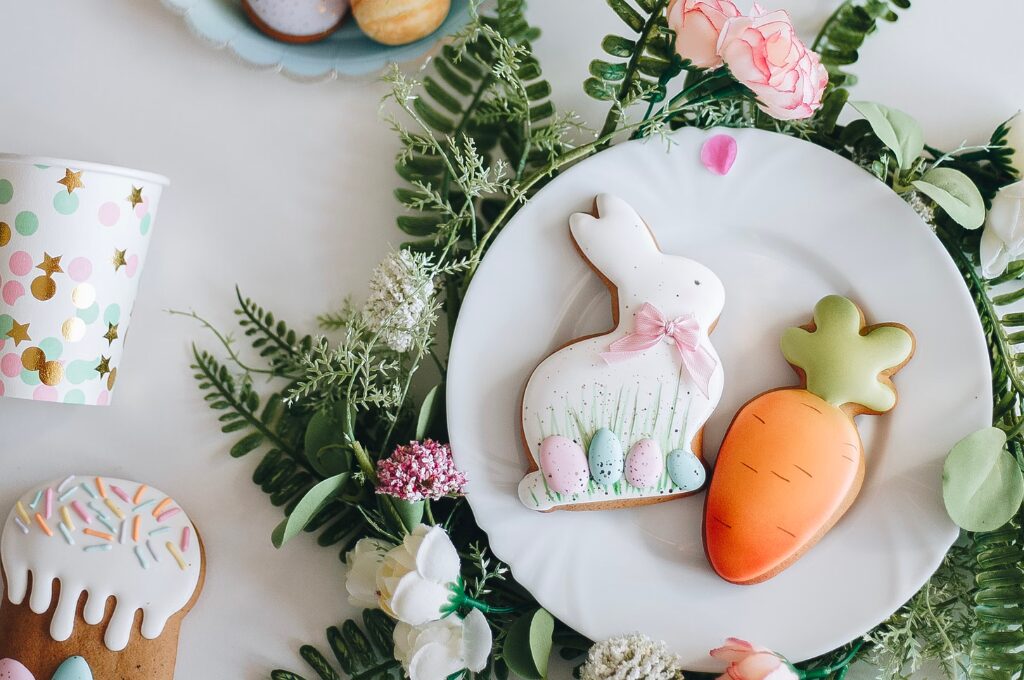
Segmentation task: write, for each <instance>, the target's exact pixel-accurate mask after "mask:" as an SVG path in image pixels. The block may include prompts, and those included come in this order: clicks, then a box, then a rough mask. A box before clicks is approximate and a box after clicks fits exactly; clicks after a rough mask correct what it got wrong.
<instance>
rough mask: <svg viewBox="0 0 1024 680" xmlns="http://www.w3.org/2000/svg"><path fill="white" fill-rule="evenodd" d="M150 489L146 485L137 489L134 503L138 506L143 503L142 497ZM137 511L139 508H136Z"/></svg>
mask: <svg viewBox="0 0 1024 680" xmlns="http://www.w3.org/2000/svg"><path fill="white" fill-rule="evenodd" d="M148 488H149V487H148V486H146V485H145V484H142V485H140V486H139V488H138V489H136V491H135V498H133V499H132V503H135V504H136V505H138V504H139V503H141V502H142V495H143V494H145V493H146V489H148ZM136 509H138V508H136Z"/></svg>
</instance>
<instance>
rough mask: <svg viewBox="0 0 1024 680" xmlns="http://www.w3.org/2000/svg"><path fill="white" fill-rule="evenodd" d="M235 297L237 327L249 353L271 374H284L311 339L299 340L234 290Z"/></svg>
mask: <svg viewBox="0 0 1024 680" xmlns="http://www.w3.org/2000/svg"><path fill="white" fill-rule="evenodd" d="M235 297H236V298H237V299H238V308H237V309H235V315H236V316H237V317H239V318H238V325H239V326H241V327H242V332H243V333H244V334H245V336H246V337H247V338H249V340H250V343H251V344H252V347H253V349H255V350H256V351H257V352H259V355H260V357H262V358H264V359H266V360H267V361H268V362H269V363H270V365H271V368H272V369H273V370H275V371H278V372H285V373H287V372H289V371H290V370H291V369H293V368H294V367H295V366H296V365H297V363H298V360H299V359H300V358H301V357H302V355H304V354H306V353H307V352H309V350H310V348H312V346H313V338H312V337H311V336H309V335H301V336H300V335H299V334H298V333H296V332H295V331H293V330H292V329H291V328H289V327H288V325H287V324H286V323H285V322H284V321H279V320H277V319H276V318H275V317H274V314H273V313H272V312H269V311H267V310H265V309H263V308H262V307H261V306H259V305H258V304H256V303H255V302H253V301H252V299H250V298H247V297H244V296H243V295H242V291H241V290H240V289H239V288H238V286H235Z"/></svg>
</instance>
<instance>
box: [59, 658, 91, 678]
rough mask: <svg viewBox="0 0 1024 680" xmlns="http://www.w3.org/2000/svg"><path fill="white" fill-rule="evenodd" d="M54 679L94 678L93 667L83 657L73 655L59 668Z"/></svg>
mask: <svg viewBox="0 0 1024 680" xmlns="http://www.w3.org/2000/svg"><path fill="white" fill-rule="evenodd" d="M53 680H93V677H92V669H90V668H89V664H87V663H86V662H85V659H83V658H82V657H80V656H72V657H70V658H69V659H67V660H65V661H64V663H62V664H61V665H60V666H59V667H58V668H57V672H56V673H54V674H53Z"/></svg>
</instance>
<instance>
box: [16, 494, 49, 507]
mask: <svg viewBox="0 0 1024 680" xmlns="http://www.w3.org/2000/svg"><path fill="white" fill-rule="evenodd" d="M41 500H43V490H42V489H40V490H39V491H36V497H35V498H34V499H32V502H31V503H29V504H28V507H30V508H32V509H33V510H35V509H36V508H38V507H39V501H41ZM18 502H19V503H20V502H21V501H18Z"/></svg>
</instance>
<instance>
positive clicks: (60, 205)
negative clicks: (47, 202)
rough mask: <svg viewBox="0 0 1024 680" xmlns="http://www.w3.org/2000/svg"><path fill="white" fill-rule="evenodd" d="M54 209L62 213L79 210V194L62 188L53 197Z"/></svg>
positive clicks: (67, 213)
mask: <svg viewBox="0 0 1024 680" xmlns="http://www.w3.org/2000/svg"><path fill="white" fill-rule="evenodd" d="M53 209H54V210H56V211H57V212H59V213H60V214H61V215H70V214H71V213H73V212H75V211H76V210H78V194H69V193H68V192H66V191H64V190H61V191H58V192H57V194H56V195H55V196H54V197H53Z"/></svg>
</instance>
